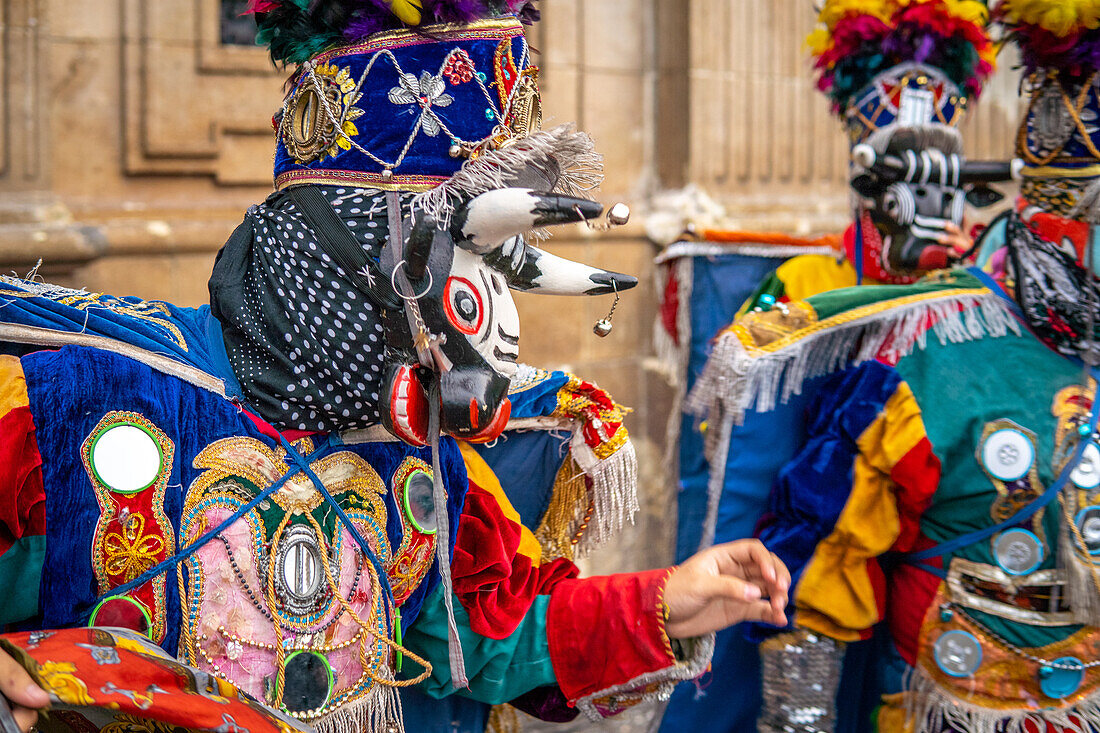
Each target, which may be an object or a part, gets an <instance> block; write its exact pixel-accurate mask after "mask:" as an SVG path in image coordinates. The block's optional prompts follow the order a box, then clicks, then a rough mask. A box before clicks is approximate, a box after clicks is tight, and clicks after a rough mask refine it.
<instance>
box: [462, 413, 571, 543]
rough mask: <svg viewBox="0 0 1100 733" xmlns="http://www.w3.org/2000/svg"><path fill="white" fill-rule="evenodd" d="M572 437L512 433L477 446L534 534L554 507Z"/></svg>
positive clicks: (553, 432) (557, 433) (558, 433)
mask: <svg viewBox="0 0 1100 733" xmlns="http://www.w3.org/2000/svg"><path fill="white" fill-rule="evenodd" d="M571 438H572V436H571V435H570V434H569V433H568V432H565V431H563V430H509V431H507V432H505V433H504V434H503V435H501V436H500V438H499V439H498V440H496V441H494V442H493V443H492V444H489V445H485V444H482V445H475V446H474V449H475V450H476V451H477V452H478V454H479V455H480V456H481V457H482V458H484V459H485V462H486V463H487V464H489V468H491V469H493V473H494V474H496V476H497V478H498V479H500V485H501V487H503V489H504V493H505V495H506V496H507V497H508V500H509V501H511V502H512V506H513V507H514V508H515V510H516V511H517V512H519V518H520V522H521V523H522V524H523V526H524V527H527V528H528V529H530V530H532V531H534V530H535V529H536V528H538V526H539V524H540V523H541V522H542V516H543V514H545V513H546V509H547V507H548V506H549V505H550V499H551V497H552V496H553V494H554V479H555V478H556V477H557V475H558V470H559V469H560V468H561V466H562V463H564V462H565V456H566V455H568V453H569V441H570V439H571Z"/></svg>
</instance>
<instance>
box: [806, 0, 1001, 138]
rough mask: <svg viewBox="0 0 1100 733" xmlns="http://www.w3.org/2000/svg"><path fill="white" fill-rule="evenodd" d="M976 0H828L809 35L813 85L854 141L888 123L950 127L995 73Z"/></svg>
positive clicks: (983, 13) (982, 7) (986, 16)
mask: <svg viewBox="0 0 1100 733" xmlns="http://www.w3.org/2000/svg"><path fill="white" fill-rule="evenodd" d="M988 21H989V12H988V10H987V8H986V6H985V4H984V3H982V2H979V1H978V0H825V2H824V4H823V5H822V7H821V10H820V14H819V16H818V22H819V25H818V27H817V28H816V29H815V30H814V32H813V33H811V34H810V37H809V38H808V39H807V40H808V43H809V45H810V48H811V51H812V53H813V57H814V62H815V63H814V65H815V67H816V69H817V71H818V79H817V86H818V88H819V89H820V90H821V91H823V92H824V93H825V94H826V96H828V97H829V99H830V100H831V101H832V104H833V110H834V112H836V113H837V114H838V115H841V116H843V117H844V118H845V120H846V122H847V123H848V127H849V132H850V134H851V137H852V142H853V143H857V142H862V141H863V140H865V139H866V138H867V137H868V136H869V135H870V134H872V133H873V132H874V131H875V130H877V129H880V128H883V127H886V126H889V125H893V124H903V125H907V126H919V125H927V124H937V123H938V124H940V125H947V126H954V125H955V124H957V122H958V120H959V118H960V117H961V116H962V113H963V112H964V111H965V109H966V106H967V103H968V100H971V99H976V98H977V97H978V95H979V94H980V93H981V90H982V85H983V84H984V83H985V80H986V79H987V78H988V77H989V75H990V74H991V73H992V71H993V61H994V54H995V49H994V47H993V43H992V42H991V41H990V38H989V35H988V33H987V31H986V26H987V23H988Z"/></svg>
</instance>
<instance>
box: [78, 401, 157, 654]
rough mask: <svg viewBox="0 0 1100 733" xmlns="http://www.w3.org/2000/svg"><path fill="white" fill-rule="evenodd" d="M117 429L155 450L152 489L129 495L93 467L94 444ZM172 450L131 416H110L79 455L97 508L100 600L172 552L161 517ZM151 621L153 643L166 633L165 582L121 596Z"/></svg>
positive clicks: (118, 413) (96, 562)
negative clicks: (125, 428)
mask: <svg viewBox="0 0 1100 733" xmlns="http://www.w3.org/2000/svg"><path fill="white" fill-rule="evenodd" d="M120 425H132V426H135V427H138V428H140V429H141V430H143V431H145V432H146V433H147V434H148V435H149V436H150V437H152V439H153V440H154V441H155V442H156V443H157V446H158V448H159V449H160V461H161V463H160V467H159V471H158V472H157V474H156V478H155V479H154V480H153V482H152V484H151V485H150V486H148V487H147V488H145V489H142V490H140V491H137V492H133V493H121V492H118V491H114V490H112V489H111V487H110V486H107V484H105V483H104V482H103V480H102V479H101V478H100V477H99V474H98V473H97V472H96V470H95V468H94V466H93V464H92V451H93V448H94V446H95V444H96V441H97V440H98V439H99V437H100V436H102V435H103V434H104V433H106V432H107V431H109V430H111V429H112V428H115V427H118V426H120ZM174 455H175V445H174V444H173V443H172V441H171V440H170V439H169V438H168V436H167V435H165V433H164V431H162V430H161V429H160V428H158V427H157V426H156V425H154V424H153V423H152V422H151V421H149V420H147V419H146V418H145V417H144V416H142V415H140V414H138V413H136V412H122V411H114V412H109V413H107V414H106V415H104V416H103V419H102V420H100V421H99V423H97V424H96V426H95V428H94V429H93V430H92V432H91V434H90V435H88V437H87V439H86V440H85V441H84V443H83V445H82V446H81V449H80V456H81V459H82V460H83V463H84V470H85V471H86V472H87V474H88V479H89V480H90V481H91V484H92V490H93V491H94V492H95V495H96V500H97V501H98V503H99V510H100V517H99V521H98V522H97V523H96V529H95V534H94V536H93V538H92V569H93V571H94V572H95V576H96V580H97V581H98V584H99V593H100V595H106V594H107V593H108V592H109V591H110V590H111V589H112V588H117V587H118V586H120V585H123V584H125V583H128V582H130V581H131V580H134V579H135V578H137V577H139V576H140V575H141V574H142V573H144V572H145V571H146V570H148V569H149V568H151V567H153V566H154V565H155V564H157V563H158V562H160V561H161V560H163V559H165V558H166V557H168V556H169V555H171V554H173V553H174V552H175V547H176V543H175V531H174V530H173V529H172V524H171V522H169V521H168V516H167V515H166V514H165V513H164V494H165V490H166V489H167V486H168V480H169V478H171V475H172V470H171V466H172V461H173V457H174ZM126 597H127V598H129V599H130V600H133V601H134V602H136V603H138V604H139V605H140V606H142V607H143V608H144V609H145V610H146V611H147V612H148V613H149V615H150V618H151V620H152V622H153V628H152V629H151V630H150V633H151V635H152V638H153V640H154V641H157V642H159V641H162V640H163V639H164V635H165V633H166V631H167V625H166V623H167V603H166V596H165V578H164V576H163V575H159V576H157V577H156V578H153V579H152V580H150V581H148V582H146V583H144V584H143V585H141V586H139V587H138V588H136V589H134V590H133V591H131V592H129V593H127V594H126Z"/></svg>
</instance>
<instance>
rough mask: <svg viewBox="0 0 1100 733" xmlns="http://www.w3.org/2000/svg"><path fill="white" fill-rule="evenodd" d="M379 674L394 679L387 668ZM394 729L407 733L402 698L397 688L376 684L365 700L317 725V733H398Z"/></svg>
mask: <svg viewBox="0 0 1100 733" xmlns="http://www.w3.org/2000/svg"><path fill="white" fill-rule="evenodd" d="M375 674H379V675H388V677H387V679H392V674H391V673H390V671H389V669H388V667H387V665H382V666H380V667H379V668H378V670H377V671H376V672H375ZM393 726H396V730H398V731H404V730H405V721H404V716H403V714H402V710H401V698H400V697H399V696H398V694H397V689H396V688H394V687H389V686H383V685H379V684H375V685H374V688H373V689H372V690H371V691H370V692H369V693H368V694H367V695H366V696H365V697H363V698H361V699H359V700H356V701H355V702H351V703H348V704H346V705H342V706H341V707H340V709H339V710H337V711H335V712H333V713H330V714H329V715H326V716H325V717H323V718H321V719H320V720H318V721H317V722H316V723H314V724H313V727H314V730H316V731H317V733H363V731H378V733H383V731H390V730H394V728H393Z"/></svg>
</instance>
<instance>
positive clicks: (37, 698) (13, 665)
mask: <svg viewBox="0 0 1100 733" xmlns="http://www.w3.org/2000/svg"><path fill="white" fill-rule="evenodd" d="M0 692H2V693H4V697H6V698H8V699H9V700H11V701H12V702H13V703H15V704H16V705H22V706H23V707H25V708H44V707H46V706H47V705H49V704H50V696H49V695H47V694H46V691H45V690H43V689H42V688H41V687H39V686H38V685H37V684H35V682H34V680H32V679H31V676H30V675H29V674H27V670H25V669H23V667H22V665H20V664H19V662H17V661H15V660H14V659H12V658H11V657H10V656H9V655H7V654H4V653H3V652H0Z"/></svg>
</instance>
